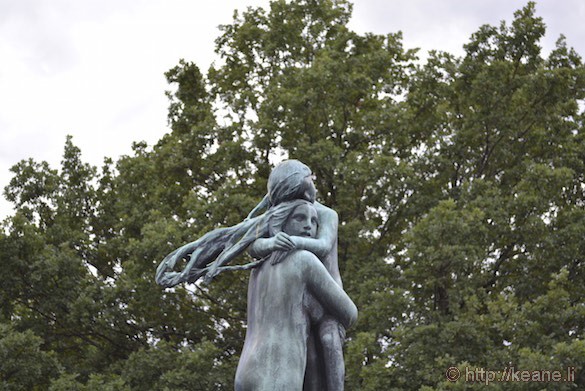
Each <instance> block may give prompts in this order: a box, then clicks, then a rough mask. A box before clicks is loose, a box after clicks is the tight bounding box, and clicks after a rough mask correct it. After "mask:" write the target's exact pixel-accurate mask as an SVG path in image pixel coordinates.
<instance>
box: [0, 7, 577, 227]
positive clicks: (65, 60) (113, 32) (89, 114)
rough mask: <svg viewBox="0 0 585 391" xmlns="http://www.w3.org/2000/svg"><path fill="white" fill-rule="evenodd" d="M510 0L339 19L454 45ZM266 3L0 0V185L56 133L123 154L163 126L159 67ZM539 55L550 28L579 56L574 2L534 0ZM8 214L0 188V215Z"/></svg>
mask: <svg viewBox="0 0 585 391" xmlns="http://www.w3.org/2000/svg"><path fill="white" fill-rule="evenodd" d="M525 4H526V1H519V0H473V1H472V0H440V1H439V0H356V1H355V2H354V13H353V19H352V22H351V24H350V26H351V28H352V29H354V30H356V31H358V32H360V33H363V32H374V33H389V32H396V31H399V30H400V31H402V32H403V34H404V45H405V47H406V48H414V47H418V48H420V49H421V52H423V53H425V52H426V51H428V50H432V49H437V50H444V51H448V52H451V53H454V54H461V53H462V45H463V44H465V43H466V42H468V39H469V36H470V35H471V34H472V33H473V32H474V31H476V30H477V28H478V27H479V26H480V25H482V24H486V23H488V24H492V25H497V24H499V22H500V21H501V20H506V21H508V22H510V21H511V20H512V18H513V13H514V11H515V10H517V9H520V8H522V7H523V6H524V5H525ZM258 5H260V6H263V7H266V6H267V5H268V1H266V0H240V1H236V0H215V1H196V0H190V1H189V0H0V188H1V189H3V188H4V187H5V186H6V185H7V184H8V182H9V181H10V178H11V173H10V172H9V168H10V167H11V166H12V165H14V164H15V163H17V162H18V161H20V160H21V159H26V158H29V157H32V158H34V159H35V160H37V161H42V160H46V161H48V162H49V163H50V164H51V166H52V167H53V168H58V167H59V162H60V160H61V154H62V151H63V145H64V142H65V137H66V135H67V134H71V135H72V136H73V142H74V143H75V144H76V145H77V146H79V147H80V148H81V151H82V154H83V159H84V161H87V162H89V163H91V164H94V165H98V166H101V164H102V162H103V158H104V156H109V157H112V158H114V160H116V159H117V158H118V157H119V156H120V155H123V154H129V153H130V151H131V149H130V146H131V144H132V142H133V141H140V140H145V141H147V142H148V144H149V145H152V144H154V143H155V142H156V141H157V140H158V139H159V138H160V137H161V136H162V135H163V134H164V133H166V132H167V131H168V129H167V127H166V114H167V105H168V102H167V99H166V97H165V95H164V91H165V90H166V89H168V86H167V84H166V81H165V78H164V72H166V71H167V70H168V69H170V68H172V67H173V66H175V65H176V64H177V63H178V60H179V59H180V58H184V59H186V60H188V61H194V62H195V63H197V64H198V65H199V66H200V68H201V69H202V71H204V72H205V71H206V70H207V68H208V67H209V65H210V64H211V62H212V61H213V60H214V59H215V57H214V52H213V49H214V39H215V38H216V37H217V36H218V34H219V31H218V29H217V26H218V25H220V24H227V23H230V21H231V18H232V14H233V10H234V9H236V8H239V9H243V8H245V7H247V6H258ZM537 14H538V15H539V16H542V17H543V18H544V21H545V23H546V25H547V36H546V39H545V40H544V42H543V48H544V50H545V52H548V51H550V49H551V48H552V47H553V45H554V42H555V41H556V40H557V38H558V37H559V34H561V33H562V34H564V35H565V36H566V37H567V42H568V44H569V46H572V47H574V48H575V49H576V50H577V52H578V53H580V54H581V55H582V56H584V55H585V23H584V22H583V21H585V1H584V0H541V1H539V2H537ZM9 213H11V206H10V204H9V203H8V202H7V201H5V200H4V198H3V197H1V200H0V218H2V217H4V216H6V215H7V214H9Z"/></svg>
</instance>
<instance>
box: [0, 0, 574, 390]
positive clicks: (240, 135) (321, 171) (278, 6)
mask: <svg viewBox="0 0 585 391" xmlns="http://www.w3.org/2000/svg"><path fill="white" fill-rule="evenodd" d="M535 12H536V11H535V5H534V4H532V3H529V4H528V5H527V6H525V7H524V8H523V9H521V10H519V11H518V12H516V14H515V16H514V20H513V21H512V23H511V24H510V25H508V24H506V23H505V22H502V24H501V25H500V26H499V27H493V26H482V27H480V28H479V30H478V31H477V32H476V33H475V34H473V35H472V36H471V38H470V41H469V43H468V44H467V45H465V55H464V56H463V57H461V58H459V57H455V56H453V55H450V54H448V53H440V52H432V53H431V54H430V57H429V59H428V60H426V61H425V62H421V61H419V60H418V59H417V57H416V51H414V50H405V49H404V48H403V47H402V42H401V35H400V33H396V34H388V35H375V34H363V35H360V34H357V33H355V32H353V31H351V30H349V28H348V27H347V23H348V21H349V20H350V17H351V4H350V3H348V2H346V1H325V0H323V1H309V0H296V1H290V2H285V1H273V2H272V3H271V4H270V9H269V10H264V9H261V8H256V9H254V8H249V9H247V10H246V11H244V12H243V13H237V12H236V13H235V14H234V19H233V22H232V23H231V24H229V25H226V26H222V27H221V35H220V36H219V37H218V39H217V40H216V45H217V46H216V51H217V54H218V62H217V64H214V65H213V66H212V67H211V68H210V69H209V70H208V72H207V73H206V74H203V73H202V72H201V70H200V69H199V68H198V67H197V66H196V64H194V63H191V62H188V61H184V60H181V61H180V62H179V63H178V65H177V66H176V67H174V68H173V69H171V70H169V71H168V72H167V73H166V77H167V80H168V82H169V83H170V85H171V91H169V92H168V93H167V94H168V97H169V101H170V106H169V116H168V120H169V127H170V131H169V133H167V134H165V135H164V136H163V137H162V138H161V139H160V140H159V141H158V142H157V143H156V144H155V145H153V146H148V145H147V144H146V143H144V142H136V143H134V144H133V152H132V154H131V155H130V156H123V157H121V158H120V159H119V160H118V161H116V162H114V161H112V160H111V159H105V160H104V165H103V167H102V168H101V170H98V169H97V168H95V167H92V166H90V165H88V164H86V163H83V161H82V159H81V151H80V150H79V149H78V148H77V147H76V146H75V145H74V144H73V142H72V140H71V139H70V138H68V139H67V140H66V143H65V150H64V154H63V161H62V164H61V168H60V169H59V170H55V169H53V168H51V167H49V165H48V164H47V163H46V162H40V163H39V162H36V161H34V160H32V159H29V160H25V161H22V162H20V163H18V164H16V165H15V166H14V167H13V169H12V170H13V172H14V178H13V180H12V181H11V183H10V185H9V186H8V187H7V188H6V189H5V195H6V197H7V198H8V199H9V200H10V201H12V202H13V203H14V204H15V206H16V213H15V214H14V215H13V216H11V217H9V218H8V219H7V220H5V222H4V223H3V226H2V228H3V229H2V230H0V262H1V263H2V265H3V268H4V271H5V272H6V275H7V276H9V278H6V279H5V282H4V283H3V289H2V290H1V291H0V301H1V303H2V311H1V314H0V324H1V325H2V328H1V330H2V331H1V333H2V335H1V338H0V354H2V355H3V358H5V360H3V361H2V364H0V375H1V376H2V377H1V379H2V381H3V382H4V383H3V386H4V387H6V388H8V389H34V388H35V387H36V388H38V389H47V388H50V389H52V390H55V391H56V390H71V389H73V390H93V389H100V390H110V389H111V390H138V389H149V390H186V389H198V390H226V389H233V376H234V373H235V368H236V365H237V362H238V354H239V352H240V351H241V346H242V343H243V340H244V333H245V318H246V303H245V294H244V292H245V291H246V285H247V275H246V273H239V272H234V273H225V274H222V275H221V276H220V277H219V278H218V279H217V280H216V281H214V283H213V284H211V285H208V286H206V285H198V284H191V285H187V286H180V287H176V288H174V289H171V290H166V291H165V290H162V289H161V288H160V287H158V286H157V285H156V284H155V282H154V270H155V268H156V266H157V264H158V262H159V261H160V260H161V259H162V258H163V257H164V256H165V255H166V254H167V253H169V252H170V251H172V250H173V249H174V248H176V247H178V246H180V245H182V244H184V243H186V242H188V241H191V240H194V239H195V238H197V237H199V236H201V235H202V234H204V233H205V232H208V231H209V230H211V229H213V228H216V227H218V226H225V225H232V224H235V223H237V222H239V221H241V220H242V219H243V218H244V217H245V216H246V215H247V213H248V212H249V211H250V210H251V209H252V208H253V207H254V205H256V203H257V202H258V201H259V200H260V199H261V197H262V196H263V195H264V193H265V189H266V180H267V177H268V174H269V172H270V169H271V167H272V164H273V163H274V162H275V161H277V160H279V159H282V158H287V157H288V158H296V159H300V160H302V161H303V162H305V163H306V164H307V165H309V166H310V167H311V168H312V169H313V170H314V173H315V175H316V184H317V188H318V191H319V193H318V198H319V200H320V201H321V202H323V203H325V204H327V205H328V206H330V207H332V208H333V209H335V210H336V211H337V212H338V213H339V217H340V227H339V262H340V269H341V272H342V277H343V281H344V287H345V289H346V290H347V291H348V293H349V294H350V296H351V297H352V298H353V299H354V301H355V302H356V304H357V305H358V308H359V310H360V318H359V321H358V324H357V325H356V327H354V328H353V329H351V330H348V342H347V345H346V369H347V379H346V383H347V389H348V390H382V389H388V390H391V389H395V390H410V389H413V390H414V389H425V390H441V389H446V388H449V389H465V388H466V387H468V386H469V385H468V384H465V383H464V382H463V381H459V382H458V383H450V382H448V381H447V380H446V379H445V375H444V373H445V371H446V369H447V368H449V367H451V366H458V367H459V368H460V370H461V371H462V373H464V371H465V368H466V367H470V368H474V367H480V368H487V369H493V370H503V369H504V368H505V367H506V366H514V367H516V368H518V369H539V368H542V369H562V368H566V367H567V366H573V367H575V368H584V367H585V362H584V358H583V357H585V355H584V354H583V353H584V350H585V345H584V343H583V332H584V330H583V329H584V327H585V310H584V308H583V306H582V303H581V299H582V297H583V295H584V294H585V279H584V278H585V277H584V276H585V272H584V267H585V266H584V262H585V261H584V260H583V254H584V253H585V251H584V250H585V246H584V245H583V240H582V238H583V236H584V234H585V212H584V210H585V209H584V208H583V206H584V196H585V194H584V189H585V187H584V185H583V183H584V178H583V175H584V174H583V173H584V172H585V167H584V164H585V163H584V161H585V143H584V140H583V100H584V97H585V70H584V68H583V64H582V61H581V58H580V57H579V55H578V54H577V53H575V52H574V51H573V50H572V49H569V48H567V47H566V44H565V42H564V39H563V38H562V37H561V38H560V39H559V41H558V43H557V46H556V49H555V50H553V51H552V52H551V53H550V54H549V55H548V57H546V58H545V57H544V56H543V55H542V53H541V49H540V47H539V41H540V39H541V38H542V37H543V35H544V33H545V25H544V23H543V21H542V20H541V18H539V17H537V16H536V14H535ZM242 261H245V260H242ZM17 346H22V349H21V348H19V349H21V351H22V352H23V354H22V356H15V354H14V353H13V352H14V351H15V349H16V347H17ZM19 360H20V361H19ZM22 363H25V364H24V367H23V368H22V371H21V372H20V373H19V374H13V373H12V370H11V369H10V368H17V367H19V366H22V365H23V364H22ZM575 384H576V385H578V386H582V385H583V384H585V377H583V374H580V373H579V370H577V378H576V380H575ZM573 385H574V384H569V383H565V384H561V383H559V384H547V385H546V387H547V389H549V388H550V389H569V388H571V387H572V386H573ZM478 386H479V385H478ZM10 387H11V388H10ZM486 387H487V386H486ZM489 388H490V389H532V388H531V384H530V383H526V384H520V383H517V384H511V383H510V384H507V383H494V384H491V385H489Z"/></svg>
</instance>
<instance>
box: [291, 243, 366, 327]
mask: <svg viewBox="0 0 585 391" xmlns="http://www.w3.org/2000/svg"><path fill="white" fill-rule="evenodd" d="M305 254H308V253H305ZM301 267H302V273H303V275H304V276H305V277H306V283H307V287H308V289H309V291H310V292H311V293H312V294H313V296H314V297H315V298H316V299H317V300H318V301H319V302H320V303H321V305H322V306H323V308H324V309H325V311H326V312H327V313H329V314H331V315H332V316H333V317H334V318H335V319H337V320H338V321H339V322H340V323H341V324H342V325H343V326H344V327H345V328H348V327H350V326H352V325H353V324H354V323H355V322H356V320H357V315H358V311H357V307H356V306H355V304H354V303H353V301H352V300H351V299H350V298H349V296H348V295H347V293H345V291H344V290H343V289H342V288H341V287H340V286H339V285H338V284H337V283H336V282H335V280H334V279H333V277H331V275H330V274H329V272H328V271H327V269H325V266H323V264H322V263H321V262H319V260H318V259H316V257H314V255H313V257H312V258H311V257H305V258H304V259H303V263H302V266H301Z"/></svg>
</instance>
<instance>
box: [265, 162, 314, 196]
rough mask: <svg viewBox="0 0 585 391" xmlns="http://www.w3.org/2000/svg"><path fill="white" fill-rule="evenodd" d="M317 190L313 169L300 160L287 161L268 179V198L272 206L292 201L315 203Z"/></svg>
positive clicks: (275, 169)
mask: <svg viewBox="0 0 585 391" xmlns="http://www.w3.org/2000/svg"><path fill="white" fill-rule="evenodd" d="M316 194H317V190H316V189H315V184H314V183H313V178H312V173H311V169H310V168H309V167H307V166H306V165H305V164H303V163H301V162H300V161H298V160H294V159H291V160H285V161H283V162H282V163H280V164H279V165H277V166H276V167H274V169H273V170H272V172H271V173H270V176H269V177H268V198H269V200H270V204H271V205H273V206H274V205H278V204H280V203H283V202H287V201H292V200H301V199H302V200H306V201H309V202H315V196H316Z"/></svg>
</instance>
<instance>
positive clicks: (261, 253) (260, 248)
mask: <svg viewBox="0 0 585 391" xmlns="http://www.w3.org/2000/svg"><path fill="white" fill-rule="evenodd" d="M315 207H316V208H317V213H318V215H319V230H318V231H317V237H316V238H304V237H300V236H288V235H286V234H282V235H281V234H280V233H279V234H277V235H276V236H275V237H273V238H258V239H256V240H255V241H254V243H252V245H251V246H250V247H249V248H248V252H249V253H250V255H251V256H252V257H254V258H264V257H265V256H267V255H269V254H270V253H271V252H273V251H275V250H278V251H288V250H292V249H299V250H307V251H310V252H312V253H313V254H315V255H316V256H317V257H319V259H325V257H326V256H327V254H328V253H329V252H330V251H331V249H332V248H333V246H334V245H335V243H336V240H337V226H338V224H339V218H338V216H337V212H335V211H334V210H333V209H330V208H328V207H326V206H324V205H321V204H319V203H318V202H315Z"/></svg>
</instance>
